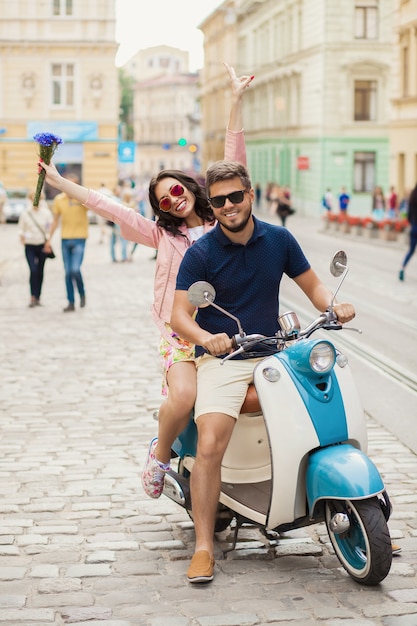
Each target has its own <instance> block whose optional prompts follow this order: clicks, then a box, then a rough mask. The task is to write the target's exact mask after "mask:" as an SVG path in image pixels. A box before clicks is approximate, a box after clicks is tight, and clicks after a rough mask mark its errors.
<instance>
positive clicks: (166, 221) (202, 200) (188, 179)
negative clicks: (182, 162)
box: [149, 170, 214, 235]
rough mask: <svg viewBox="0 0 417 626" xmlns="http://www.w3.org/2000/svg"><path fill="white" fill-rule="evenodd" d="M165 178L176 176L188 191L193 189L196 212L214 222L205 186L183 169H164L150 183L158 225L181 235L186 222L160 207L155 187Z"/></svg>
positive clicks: (207, 220)
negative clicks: (181, 228)
mask: <svg viewBox="0 0 417 626" xmlns="http://www.w3.org/2000/svg"><path fill="white" fill-rule="evenodd" d="M164 178H175V180H177V181H178V182H179V183H181V184H182V185H184V187H186V188H187V189H188V191H191V193H192V194H193V195H194V197H195V206H194V210H195V212H196V214H197V215H198V216H199V217H201V218H202V219H203V220H204V221H205V222H209V223H210V224H211V223H212V222H214V214H213V210H212V208H211V206H210V204H209V201H208V199H207V194H206V191H205V189H204V187H202V186H201V185H200V184H199V183H198V182H197V181H196V180H195V179H194V178H193V177H192V176H188V174H185V173H184V172H182V171H181V170H162V171H161V172H159V174H157V175H156V176H154V177H153V178H152V180H151V182H150V183H149V202H150V204H151V207H152V211H153V212H154V214H155V216H156V218H157V222H158V225H159V226H160V227H161V228H165V230H167V231H169V232H170V233H172V234H173V235H180V234H181V232H180V229H179V227H180V226H181V225H182V224H183V222H184V220H183V219H182V218H178V217H175V215H171V213H164V211H161V210H160V208H159V201H158V199H157V197H156V195H155V188H156V186H157V185H158V184H159V183H160V182H161V180H163V179H164Z"/></svg>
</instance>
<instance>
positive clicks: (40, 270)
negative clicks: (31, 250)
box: [34, 246, 46, 303]
mask: <svg viewBox="0 0 417 626" xmlns="http://www.w3.org/2000/svg"><path fill="white" fill-rule="evenodd" d="M42 248H43V246H40V247H39V249H38V250H37V251H36V255H37V257H38V268H37V272H36V287H35V294H34V295H35V298H36V301H37V302H38V303H39V300H40V297H41V292H42V284H43V270H44V267H45V261H46V256H45V255H44V254H43V252H42Z"/></svg>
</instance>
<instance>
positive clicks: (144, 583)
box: [0, 216, 417, 626]
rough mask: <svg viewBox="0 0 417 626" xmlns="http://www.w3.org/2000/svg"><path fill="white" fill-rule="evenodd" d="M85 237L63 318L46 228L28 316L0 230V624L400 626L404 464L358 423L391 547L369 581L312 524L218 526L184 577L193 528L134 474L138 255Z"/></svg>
mask: <svg viewBox="0 0 417 626" xmlns="http://www.w3.org/2000/svg"><path fill="white" fill-rule="evenodd" d="M292 219H293V220H294V224H298V228H303V219H302V218H301V217H298V216H295V217H293V218H292ZM305 227H306V228H309V227H311V225H310V223H309V222H308V221H306V226H305ZM90 230H91V232H90V237H89V240H88V243H87V248H86V257H85V261H84V265H83V275H84V279H85V285H86V296H87V306H86V307H85V309H82V310H80V308H79V303H78V301H76V311H75V313H69V314H64V313H62V309H63V307H64V306H65V305H66V297H65V284H64V273H63V266H62V260H61V255H60V245H59V237H58V236H57V235H56V236H55V241H54V248H55V252H56V255H57V258H56V259H55V260H47V262H46V267H45V281H44V287H43V294H42V303H43V306H41V307H36V308H34V309H31V308H28V306H27V305H28V302H29V285H28V268H27V265H26V261H25V259H24V253H23V249H22V248H21V246H20V245H19V242H18V237H17V227H16V225H13V224H7V225H0V325H1V337H0V348H1V355H2V358H1V363H0V374H1V383H2V384H1V390H0V394H1V395H0V423H1V431H0V433H1V439H0V451H1V456H0V494H1V499H0V625H1V624H5V625H7V626H17V625H19V626H62V625H63V624H71V625H73V626H93V625H99V626H254V625H279V626H286V625H291V626H311V625H312V624H320V625H322V626H416V625H417V584H416V581H417V578H416V562H417V514H416V504H417V490H416V482H417V478H416V477H417V458H416V456H415V455H414V454H413V453H412V452H411V451H410V450H409V449H408V448H407V447H406V445H404V444H403V443H401V442H400V441H398V439H396V438H395V437H394V436H393V435H392V434H391V433H390V432H388V431H387V430H386V429H384V428H383V427H381V426H379V425H378V424H377V423H376V421H375V420H374V419H369V424H368V425H369V440H370V448H369V454H370V456H371V458H372V459H373V460H374V461H375V462H376V463H377V465H378V468H379V469H380V471H381V473H382V474H383V477H384V480H385V482H386V486H387V490H388V492H389V494H390V496H391V498H392V501H393V505H394V512H393V515H392V517H391V519H390V521H389V527H390V532H391V535H392V538H393V540H394V541H395V543H398V544H399V545H401V547H402V553H401V555H400V556H397V557H394V558H393V565H392V569H391V572H390V574H389V575H388V577H387V578H386V579H385V581H384V582H383V583H382V584H381V585H380V586H378V587H375V588H367V587H361V586H359V585H357V584H356V583H355V582H353V581H352V580H351V579H350V577H349V576H348V575H347V574H346V573H345V572H344V571H343V570H342V569H341V567H340V566H339V562H338V560H337V558H336V557H335V556H334V554H333V551H332V549H331V547H330V546H329V544H328V538H327V533H326V530H325V527H324V526H323V525H317V526H312V527H310V528H309V529H307V530H300V531H298V532H293V533H288V534H287V535H285V536H284V537H282V538H280V539H279V541H278V542H276V543H274V542H272V543H269V542H268V541H267V539H266V538H265V537H264V536H263V535H262V534H261V533H260V532H259V531H258V530H256V529H255V528H252V527H245V528H244V529H243V530H242V531H241V533H240V535H239V543H238V546H237V549H236V550H235V551H233V552H229V553H227V554H226V555H225V554H224V553H223V550H225V549H227V547H228V546H229V544H230V541H231V539H232V534H233V533H232V532H231V531H230V530H227V531H225V532H223V533H221V534H219V535H218V541H217V544H216V567H215V579H214V581H213V583H211V584H210V585H208V586H204V585H202V586H197V587H198V588H195V587H196V586H191V585H189V584H188V583H187V581H186V578H185V572H186V569H187V565H188V560H189V559H190V558H191V555H192V553H193V548H194V531H193V525H192V523H191V521H190V520H189V518H188V515H187V514H186V512H185V511H182V509H181V508H180V507H179V506H177V505H175V504H174V503H173V502H171V501H170V500H168V499H167V498H164V497H162V498H160V499H159V500H151V499H150V498H148V497H147V496H146V495H145V494H144V492H143V490H142V487H141V483H140V473H141V468H142V464H143V460H144V458H145V453H146V451H147V447H148V443H149V440H150V438H151V437H152V436H154V435H155V434H156V430H157V428H156V422H155V421H154V419H153V417H152V414H153V412H154V411H155V409H157V408H158V406H159V403H160V400H161V395H160V389H161V376H160V371H159V362H158V357H157V345H158V340H159V336H158V332H157V330H156V327H155V326H154V325H153V322H152V320H151V315H150V311H149V308H150V304H151V302H152V286H153V275H154V269H155V260H154V258H153V257H154V251H153V250H152V249H147V248H143V247H140V246H138V248H137V249H136V252H135V255H134V260H133V262H132V263H111V260H110V251H109V246H108V244H107V243H105V244H100V243H99V230H98V227H97V226H92V227H91V229H90Z"/></svg>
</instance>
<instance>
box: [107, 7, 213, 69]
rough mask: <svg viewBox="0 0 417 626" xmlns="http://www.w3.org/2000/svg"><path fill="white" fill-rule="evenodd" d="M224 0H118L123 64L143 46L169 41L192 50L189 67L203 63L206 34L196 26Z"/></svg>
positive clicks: (119, 55)
mask: <svg viewBox="0 0 417 626" xmlns="http://www.w3.org/2000/svg"><path fill="white" fill-rule="evenodd" d="M222 1H223V0H175V1H174V0H150V1H149V2H146V4H145V2H143V1H142V2H140V1H139V2H137V1H136V2H135V1H134V0H116V20H117V21H116V41H117V42H118V43H119V44H120V46H119V50H118V53H117V56H116V65H117V66H118V67H120V66H121V65H123V64H124V63H126V62H127V61H128V60H129V58H130V57H131V56H133V54H135V53H136V52H137V51H138V50H143V49H144V48H151V47H152V46H158V45H160V44H166V45H168V46H173V47H175V48H179V49H180V50H187V51H188V52H189V53H190V57H189V58H190V71H192V72H194V71H196V70H198V69H201V68H202V67H203V61H204V55H203V34H202V32H201V31H200V30H198V28H197V26H198V24H200V23H201V22H202V21H203V20H204V19H205V18H206V17H207V16H208V15H210V13H212V12H213V11H214V9H216V8H217V7H218V6H220V5H221V4H222Z"/></svg>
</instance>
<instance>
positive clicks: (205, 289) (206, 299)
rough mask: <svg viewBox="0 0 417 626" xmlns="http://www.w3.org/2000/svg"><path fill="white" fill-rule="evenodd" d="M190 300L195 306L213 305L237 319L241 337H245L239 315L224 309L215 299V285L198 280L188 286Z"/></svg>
mask: <svg viewBox="0 0 417 626" xmlns="http://www.w3.org/2000/svg"><path fill="white" fill-rule="evenodd" d="M187 293H188V300H189V301H190V302H191V304H192V305H193V306H196V307H198V308H200V309H204V308H205V307H206V306H213V307H214V308H215V309H217V310H218V311H221V312H222V313H224V314H225V315H227V317H230V319H232V320H235V322H236V324H237V327H238V329H239V335H240V337H244V336H245V333H244V331H243V328H242V325H241V323H240V321H239V319H238V318H237V317H235V316H234V315H232V314H231V313H229V312H228V311H225V310H224V309H222V307H220V306H218V305H217V304H216V303H215V302H214V299H215V297H216V290H215V289H214V287H213V285H210V283H207V282H206V281H205V280H198V281H197V282H196V283H193V284H192V285H191V286H190V287H189V288H188V292H187Z"/></svg>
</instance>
